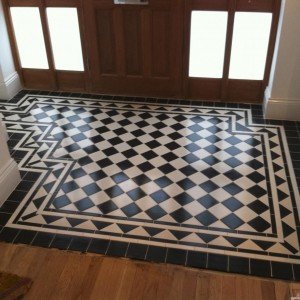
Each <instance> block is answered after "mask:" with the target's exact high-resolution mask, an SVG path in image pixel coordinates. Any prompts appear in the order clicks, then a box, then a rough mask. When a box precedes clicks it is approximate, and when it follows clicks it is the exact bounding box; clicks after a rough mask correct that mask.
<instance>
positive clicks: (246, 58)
mask: <svg viewBox="0 0 300 300" xmlns="http://www.w3.org/2000/svg"><path fill="white" fill-rule="evenodd" d="M271 23H272V14H271V13H253V12H237V13H236V14H235V19H234V31H233V42H232V50H231V60H230V71H229V78H231V79H249V80H262V79H263V78H264V73H265V66H266V58H267V52H268V46H269V39H270V30H271Z"/></svg>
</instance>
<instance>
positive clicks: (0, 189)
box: [0, 120, 21, 206]
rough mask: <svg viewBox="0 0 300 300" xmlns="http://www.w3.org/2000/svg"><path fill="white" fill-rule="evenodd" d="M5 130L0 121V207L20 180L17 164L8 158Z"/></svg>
mask: <svg viewBox="0 0 300 300" xmlns="http://www.w3.org/2000/svg"><path fill="white" fill-rule="evenodd" d="M6 140H7V134H6V128H5V126H4V125H3V123H2V122H1V120H0V206H1V205H2V204H3V202H4V201H5V200H6V199H7V198H8V196H9V195H10V194H11V193H12V192H13V190H14V189H15V188H16V186H17V185H18V183H19V182H20V180H21V177H20V172H19V170H18V165H17V163H16V162H15V161H14V160H13V159H12V158H11V157H10V154H9V151H8V147H7V142H6Z"/></svg>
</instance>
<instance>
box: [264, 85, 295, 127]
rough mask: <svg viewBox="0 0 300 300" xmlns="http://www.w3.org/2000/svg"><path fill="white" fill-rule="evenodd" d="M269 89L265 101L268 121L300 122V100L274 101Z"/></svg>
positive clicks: (265, 112)
mask: <svg viewBox="0 0 300 300" xmlns="http://www.w3.org/2000/svg"><path fill="white" fill-rule="evenodd" d="M268 96H269V91H268V89H267V90H266V93H265V99H264V114H265V118H266V119H274V120H288V121H300V99H299V100H297V99H292V100H290V99H272V98H270V97H268Z"/></svg>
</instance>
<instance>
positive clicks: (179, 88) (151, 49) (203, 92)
mask: <svg viewBox="0 0 300 300" xmlns="http://www.w3.org/2000/svg"><path fill="white" fill-rule="evenodd" d="M4 7H5V10H6V16H7V21H8V27H9V29H10V30H9V32H10V37H11V41H12V46H13V49H14V54H15V55H14V56H15V63H16V66H17V67H18V71H19V73H20V75H21V77H22V79H23V82H24V85H25V87H26V88H38V89H42V88H43V89H49V90H67V91H82V92H83V91H87V92H95V93H105V94H119V95H134V96H154V97H167V98H182V99H183V98H188V99H201V100H221V101H241V102H259V101H261V100H262V96H263V91H264V89H265V87H266V85H267V82H268V78H269V74H270V68H271V61H272V57H273V52H274V44H275V37H276V30H277V21H278V15H279V8H280V0H149V3H148V4H145V3H144V4H143V5H126V4H125V5H124V4H123V5H118V4H115V3H114V1H113V0H84V1H83V0H4ZM12 7H38V9H39V11H40V18H41V24H42V32H43V37H44V40H45V48H46V53H47V58H48V65H49V68H48V69H39V68H35V69H33V68H28V67H24V66H22V62H21V61H20V59H19V54H20V53H19V50H20V49H18V43H17V41H16V34H15V31H14V24H13V19H12V15H11V11H10V10H11V8H12ZM49 7H58V8H59V7H60V8H64V7H69V8H72V7H75V8H76V9H77V13H78V23H79V30H80V39H81V45H82V57H83V65H84V69H83V70H68V69H66V70H65V69H64V70H61V69H58V68H57V66H56V63H55V59H56V58H55V53H54V52H55V51H53V45H52V43H53V40H52V36H51V28H50V29H49V20H48V19H47V9H48V8H49ZM194 12H204V13H205V12H207V13H212V12H224V13H225V14H226V21H225V23H224V24H225V25H223V26H225V28H223V31H224V32H225V33H226V34H225V37H224V51H223V52H224V53H222V54H221V56H222V57H221V63H220V68H221V73H220V74H221V75H220V76H217V77H216V78H214V76H212V77H211V76H207V77H206V75H205V74H204V75H200V76H195V75H191V72H190V70H189V69H190V65H191V55H190V53H191V44H192V41H191V38H192V35H191V31H192V30H197V27H196V28H192V15H193V13H194ZM239 12H245V13H256V14H257V13H261V14H269V15H271V25H270V32H269V35H268V37H267V38H268V41H267V49H266V59H265V62H264V70H263V71H264V72H263V75H262V78H259V79H257V78H250V79H249V78H230V74H229V73H230V65H231V60H232V44H233V36H234V34H235V33H234V28H235V24H234V23H235V19H236V15H237V14H238V13H239ZM216 21H217V19H216ZM247 26H248V27H249V28H248V29H247V30H251V24H250V25H249V24H248V25H247ZM213 27H214V25H213ZM198 29H199V30H202V31H205V30H206V27H205V24H204V26H202V28H198ZM210 29H211V28H209V26H207V30H210ZM215 31H216V29H215V28H213V29H212V30H211V32H212V34H214V32H215ZM209 40H210V39H209V35H208V39H207V40H203V41H199V43H200V48H201V49H202V50H203V49H204V50H203V51H206V52H208V53H209V48H208V47H206V44H207V43H209ZM202 50H201V51H202ZM62 51H70V53H71V52H72V48H70V49H68V48H67V47H65V48H63V50H62ZM196 51H197V50H196ZM199 51H200V50H199ZM253 53H254V54H253V55H255V51H254V52H253ZM206 54H207V53H206ZM195 57H196V58H195ZM202 57H203V55H201V53H200V52H199V59H203V58H202ZM193 59H196V60H197V59H198V58H197V53H196V55H194V58H193ZM246 59H247V58H246ZM200 65H201V64H200ZM200 71H201V70H200ZM200 73H201V72H200ZM202 73H203V72H202Z"/></svg>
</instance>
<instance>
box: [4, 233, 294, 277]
mask: <svg viewBox="0 0 300 300" xmlns="http://www.w3.org/2000/svg"><path fill="white" fill-rule="evenodd" d="M0 242H5V243H14V244H26V245H31V246H38V247H43V248H55V249H59V250H69V251H75V252H80V253H93V254H102V255H108V256H112V257H122V258H129V259H135V260H142V261H147V262H155V263H165V262H166V263H170V264H175V265H179V266H185V267H190V268H196V269H201V270H212V271H221V272H226V273H231V274H232V273H234V274H241V275H249V276H255V277H262V278H271V279H282V280H288V281H296V282H300V264H299V265H298V264H297V265H296V264H291V263H283V262H277V261H268V260H259V259H252V258H244V257H237V256H230V255H224V254H214V253H207V252H203V251H190V250H183V249H176V248H164V247H160V246H151V245H146V244H137V243H128V242H119V241H112V240H104V239H93V238H87V237H78V236H72V235H67V234H52V233H44V232H34V231H29V230H19V229H14V228H9V227H3V228H2V230H1V231H0Z"/></svg>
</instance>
